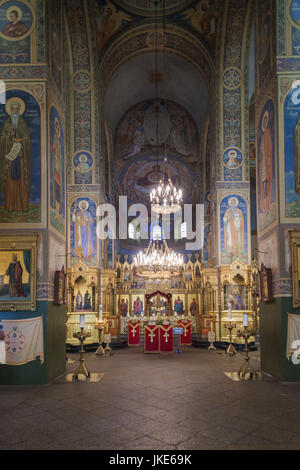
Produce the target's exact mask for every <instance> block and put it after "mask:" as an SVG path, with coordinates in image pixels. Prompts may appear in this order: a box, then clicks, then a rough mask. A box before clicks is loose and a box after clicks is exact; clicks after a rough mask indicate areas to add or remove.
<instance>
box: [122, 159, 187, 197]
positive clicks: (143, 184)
mask: <svg viewBox="0 0 300 470" xmlns="http://www.w3.org/2000/svg"><path fill="white" fill-rule="evenodd" d="M169 178H171V180H172V182H173V184H174V185H175V186H176V187H180V188H182V190H183V193H184V198H185V201H186V202H188V201H190V200H191V196H192V190H193V184H194V180H195V175H194V174H193V173H192V171H191V169H190V168H189V167H188V166H187V165H185V164H184V163H183V162H181V161H179V160H178V159H175V158H172V159H171V158H169V159H168V161H167V162H166V161H164V158H162V157H160V158H158V157H154V156H149V155H146V156H143V157H140V158H139V159H136V160H134V162H133V163H132V164H129V165H127V166H126V167H125V168H124V170H123V171H122V173H121V174H120V176H119V179H118V181H117V184H116V196H117V197H118V196H121V195H126V196H127V197H128V199H129V201H130V202H140V203H144V204H148V203H149V200H150V192H151V191H152V190H153V189H154V188H155V187H156V186H157V184H158V183H159V182H160V180H163V181H165V182H166V181H168V179H169ZM191 181H192V184H191Z"/></svg>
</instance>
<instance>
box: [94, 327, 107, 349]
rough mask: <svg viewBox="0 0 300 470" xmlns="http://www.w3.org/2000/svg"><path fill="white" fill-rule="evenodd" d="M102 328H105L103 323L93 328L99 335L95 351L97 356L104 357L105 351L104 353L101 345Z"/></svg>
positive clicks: (102, 341)
mask: <svg viewBox="0 0 300 470" xmlns="http://www.w3.org/2000/svg"><path fill="white" fill-rule="evenodd" d="M104 327H105V323H98V324H97V325H96V326H95V328H96V330H98V334H99V347H98V349H97V351H96V355H97V356H105V351H104V349H103V346H102V344H103V343H104V340H103V336H104Z"/></svg>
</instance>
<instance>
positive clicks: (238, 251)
mask: <svg viewBox="0 0 300 470" xmlns="http://www.w3.org/2000/svg"><path fill="white" fill-rule="evenodd" d="M221 251H222V261H221V262H222V264H225V265H226V264H231V263H232V262H234V261H235V260H236V259H237V258H240V259H241V260H242V261H243V262H244V263H247V262H248V220H247V204H246V202H245V201H244V199H243V198H242V197H241V196H238V195H233V196H227V197H226V198H225V199H223V201H222V203H221Z"/></svg>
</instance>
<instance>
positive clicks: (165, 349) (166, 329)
mask: <svg viewBox="0 0 300 470" xmlns="http://www.w3.org/2000/svg"><path fill="white" fill-rule="evenodd" d="M159 344H160V354H170V353H173V352H174V341H173V326H170V325H168V326H164V325H161V326H160V329H159Z"/></svg>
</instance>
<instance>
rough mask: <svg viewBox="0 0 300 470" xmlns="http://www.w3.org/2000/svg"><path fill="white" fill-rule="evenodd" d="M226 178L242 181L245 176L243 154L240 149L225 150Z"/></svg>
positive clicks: (227, 179) (226, 179)
mask: <svg viewBox="0 0 300 470" xmlns="http://www.w3.org/2000/svg"><path fill="white" fill-rule="evenodd" d="M223 161H224V180H225V181H240V180H241V179H242V176H243V170H242V164H243V155H242V152H241V151H240V150H239V149H236V148H230V149H228V150H226V151H225V153H224V157H223Z"/></svg>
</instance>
